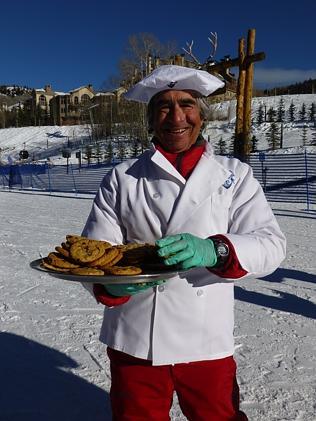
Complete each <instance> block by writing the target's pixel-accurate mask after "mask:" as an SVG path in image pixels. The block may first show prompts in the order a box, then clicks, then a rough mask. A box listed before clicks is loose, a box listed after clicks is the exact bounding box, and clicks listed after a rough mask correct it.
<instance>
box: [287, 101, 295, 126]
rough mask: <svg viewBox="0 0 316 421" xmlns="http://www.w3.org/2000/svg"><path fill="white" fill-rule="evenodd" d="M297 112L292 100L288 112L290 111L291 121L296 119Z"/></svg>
mask: <svg viewBox="0 0 316 421" xmlns="http://www.w3.org/2000/svg"><path fill="white" fill-rule="evenodd" d="M295 112H296V108H295V105H294V103H293V101H292V102H291V104H290V106H289V110H288V113H289V121H290V122H293V121H295Z"/></svg>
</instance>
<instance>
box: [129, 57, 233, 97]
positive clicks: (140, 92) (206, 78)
mask: <svg viewBox="0 0 316 421" xmlns="http://www.w3.org/2000/svg"><path fill="white" fill-rule="evenodd" d="M224 85H225V83H224V82H223V81H222V80H221V79H219V78H218V77H216V76H213V75H211V74H210V73H208V72H206V71H204V70H198V69H194V68H190V67H184V66H176V65H172V64H170V65H164V66H159V67H157V68H156V69H155V70H153V71H152V72H151V73H150V74H149V75H148V76H146V77H145V78H144V79H142V80H141V81H140V82H138V83H136V85H134V86H133V87H132V88H130V89H129V90H128V91H127V92H126V93H125V95H124V96H125V98H126V99H129V100H132V101H137V102H145V103H148V102H149V101H150V100H151V98H152V97H153V96H154V95H156V94H157V93H158V92H162V91H166V90H169V89H174V90H177V91H182V90H186V89H189V90H193V91H197V92H199V93H200V94H201V95H202V96H208V95H210V94H211V93H213V92H215V91H216V90H217V89H219V88H222V87H223V86H224Z"/></svg>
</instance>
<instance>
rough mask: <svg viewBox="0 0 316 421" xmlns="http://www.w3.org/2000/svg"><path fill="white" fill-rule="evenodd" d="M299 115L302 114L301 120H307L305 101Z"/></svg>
mask: <svg viewBox="0 0 316 421" xmlns="http://www.w3.org/2000/svg"><path fill="white" fill-rule="evenodd" d="M299 116H300V120H301V121H305V120H306V105H305V103H304V102H303V104H302V107H301V109H300V111H299Z"/></svg>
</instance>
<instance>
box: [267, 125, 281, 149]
mask: <svg viewBox="0 0 316 421" xmlns="http://www.w3.org/2000/svg"><path fill="white" fill-rule="evenodd" d="M266 136H267V142H268V145H269V147H270V149H272V150H275V149H277V148H279V147H280V132H279V127H278V125H277V124H276V122H274V121H273V122H272V123H271V124H270V128H269V130H268V131H267V134H266Z"/></svg>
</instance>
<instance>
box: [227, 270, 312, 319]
mask: <svg viewBox="0 0 316 421" xmlns="http://www.w3.org/2000/svg"><path fill="white" fill-rule="evenodd" d="M286 278H290V279H295V280H297V281H303V282H311V283H316V276H315V275H314V274H311V273H307V272H303V271H300V270H295V269H283V268H279V269H277V270H276V271H275V272H273V273H272V274H270V275H268V276H265V277H264V278H261V279H262V280H264V281H268V282H280V283H281V282H283V281H285V280H286ZM272 291H273V292H274V293H275V294H276V295H277V296H270V295H266V294H262V293H260V292H255V291H247V290H246V289H244V288H241V287H239V286H235V298H236V299H237V300H240V301H245V302H247V303H252V304H257V305H260V306H263V307H269V308H272V309H275V310H279V311H285V312H288V313H294V314H299V315H301V316H304V317H309V318H312V319H316V305H315V304H314V303H313V302H311V301H309V300H306V299H304V298H301V297H298V296H297V295H294V294H289V293H287V292H284V291H279V290H277V289H272Z"/></svg>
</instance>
